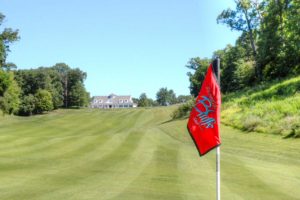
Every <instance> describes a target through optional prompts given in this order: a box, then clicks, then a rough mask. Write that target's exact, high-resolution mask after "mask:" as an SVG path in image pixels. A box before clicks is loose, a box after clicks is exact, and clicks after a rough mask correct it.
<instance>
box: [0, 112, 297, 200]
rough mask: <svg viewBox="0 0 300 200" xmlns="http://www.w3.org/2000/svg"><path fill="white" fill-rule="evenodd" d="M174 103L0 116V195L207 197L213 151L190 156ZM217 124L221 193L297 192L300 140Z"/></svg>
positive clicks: (293, 195)
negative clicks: (147, 106) (174, 112)
mask: <svg viewBox="0 0 300 200" xmlns="http://www.w3.org/2000/svg"><path fill="white" fill-rule="evenodd" d="M174 109H175V107H168V108H167V107H163V108H155V109H128V110H90V109H86V110H58V111H56V112H52V113H50V114H47V115H40V116H34V117H16V116H5V117H1V118H0V149H1V151H0V194H1V199H9V200H19V199H24V200H26V199H28V200H35V199H39V200H47V199H65V200H67V199H72V200H76V199H122V200H126V199H128V200H134V199H136V200H140V199H163V200H167V199H170V200H176V199H197V200H198V199H214V198H215V154H214V151H212V152H210V153H209V154H207V155H206V156H204V157H201V158H200V157H199V156H198V153H197V151H196V149H195V147H194V144H193V143H192V140H191V139H190V136H189V134H188V133H187V131H186V120H175V121H170V117H169V116H170V113H171V112H172V110H174ZM221 131H222V142H223V144H222V146H221V182H222V183H221V184H222V187H221V191H222V199H224V200H225V199H228V200H232V199H237V200H239V199H264V200H268V199H270V200H276V199H298V198H299V196H300V191H299V189H298V188H299V185H300V177H299V174H300V160H299V157H300V141H299V140H282V139H281V138H279V137H277V136H273V135H263V134H244V133H242V132H239V131H237V130H234V129H231V128H229V127H225V126H222V129H221Z"/></svg>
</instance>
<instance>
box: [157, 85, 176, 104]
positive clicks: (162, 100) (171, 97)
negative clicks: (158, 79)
mask: <svg viewBox="0 0 300 200" xmlns="http://www.w3.org/2000/svg"><path fill="white" fill-rule="evenodd" d="M156 101H157V103H158V104H159V105H161V106H168V105H172V104H175V103H177V99H176V94H175V93H174V91H173V90H168V88H160V89H159V90H158V92H157V93H156Z"/></svg>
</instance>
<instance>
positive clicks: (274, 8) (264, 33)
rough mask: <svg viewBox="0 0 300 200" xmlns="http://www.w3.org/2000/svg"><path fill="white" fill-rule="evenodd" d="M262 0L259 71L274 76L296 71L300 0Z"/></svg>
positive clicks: (272, 77) (299, 64) (298, 50)
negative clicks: (264, 3) (263, 7)
mask: <svg viewBox="0 0 300 200" xmlns="http://www.w3.org/2000/svg"><path fill="white" fill-rule="evenodd" d="M266 2H267V4H266V7H265V13H264V16H263V22H262V24H261V28H260V32H259V40H258V60H259V62H260V63H261V65H262V69H263V75H264V76H265V77H266V79H274V78H278V77H285V76H287V75H289V74H292V73H294V74H297V67H298V69H300V58H299V54H300V45H299V44H300V37H299V35H300V28H299V27H300V26H299V21H300V17H299V10H300V3H299V1H296V0H267V1H266ZM299 72H300V70H299V71H298V73H299Z"/></svg>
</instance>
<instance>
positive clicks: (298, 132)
mask: <svg viewBox="0 0 300 200" xmlns="http://www.w3.org/2000/svg"><path fill="white" fill-rule="evenodd" d="M221 119H222V122H223V123H224V124H227V125H230V126H233V127H236V128H239V129H242V130H245V131H256V132H263V133H272V134H279V135H282V136H284V137H300V76H298V77H296V78H292V79H289V80H285V81H278V82H276V83H273V84H269V85H265V86H264V87H261V86H259V87H257V88H252V89H249V90H245V91H240V92H236V93H231V94H227V95H224V98H223V105H222V115H221Z"/></svg>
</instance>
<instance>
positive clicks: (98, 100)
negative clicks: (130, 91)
mask: <svg viewBox="0 0 300 200" xmlns="http://www.w3.org/2000/svg"><path fill="white" fill-rule="evenodd" d="M124 100H127V102H125V101H124ZM123 103H127V104H128V103H133V101H132V99H131V96H130V95H120V96H118V95H115V94H110V95H108V96H94V97H93V98H92V104H123Z"/></svg>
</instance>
